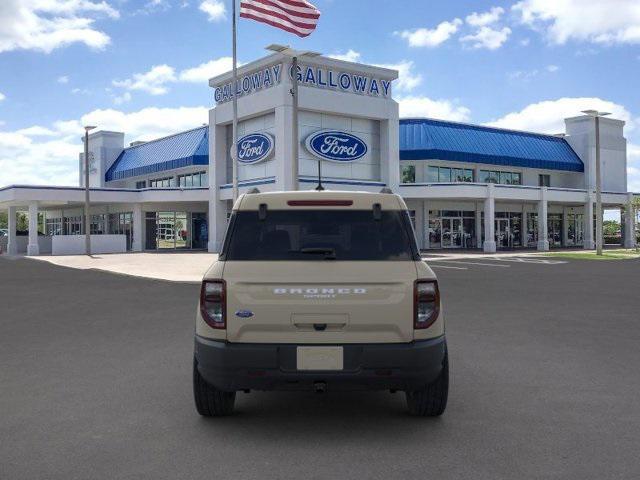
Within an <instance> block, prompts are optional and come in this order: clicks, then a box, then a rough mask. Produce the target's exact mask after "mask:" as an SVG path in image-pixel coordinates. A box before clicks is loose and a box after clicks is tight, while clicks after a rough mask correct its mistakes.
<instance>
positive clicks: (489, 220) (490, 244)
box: [483, 184, 496, 253]
mask: <svg viewBox="0 0 640 480" xmlns="http://www.w3.org/2000/svg"><path fill="white" fill-rule="evenodd" d="M495 213H496V202H495V199H494V198H493V185H492V184H489V185H487V198H485V200H484V243H483V250H484V252H485V253H495V251H496V234H495Z"/></svg>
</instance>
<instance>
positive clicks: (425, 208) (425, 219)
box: [422, 200, 429, 250]
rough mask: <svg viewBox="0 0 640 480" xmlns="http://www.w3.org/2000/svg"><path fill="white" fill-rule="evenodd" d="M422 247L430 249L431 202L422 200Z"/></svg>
mask: <svg viewBox="0 0 640 480" xmlns="http://www.w3.org/2000/svg"><path fill="white" fill-rule="evenodd" d="M422 245H423V246H422V248H424V249H425V250H428V249H429V203H428V202H427V201H426V200H423V201H422Z"/></svg>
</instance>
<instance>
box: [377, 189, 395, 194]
mask: <svg viewBox="0 0 640 480" xmlns="http://www.w3.org/2000/svg"><path fill="white" fill-rule="evenodd" d="M380 193H388V194H393V190H391V189H390V188H389V187H382V189H381V190H380Z"/></svg>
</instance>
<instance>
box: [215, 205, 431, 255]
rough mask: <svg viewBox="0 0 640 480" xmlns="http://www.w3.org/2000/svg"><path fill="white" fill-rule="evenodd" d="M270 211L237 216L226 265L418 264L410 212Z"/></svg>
mask: <svg viewBox="0 0 640 480" xmlns="http://www.w3.org/2000/svg"><path fill="white" fill-rule="evenodd" d="M380 213H381V215H380V217H379V219H375V218H374V214H373V211H372V210H333V211H323V210H268V211H267V213H266V216H265V218H264V219H263V220H260V219H259V216H258V212H256V211H240V212H236V213H234V214H233V215H232V217H231V220H230V224H229V229H228V232H227V237H226V239H225V244H224V247H223V251H222V253H221V254H220V259H221V260H415V259H418V258H419V254H418V250H417V247H416V243H415V236H414V234H413V230H412V227H411V221H410V219H409V215H408V213H407V212H406V211H400V210H391V211H382V212H380Z"/></svg>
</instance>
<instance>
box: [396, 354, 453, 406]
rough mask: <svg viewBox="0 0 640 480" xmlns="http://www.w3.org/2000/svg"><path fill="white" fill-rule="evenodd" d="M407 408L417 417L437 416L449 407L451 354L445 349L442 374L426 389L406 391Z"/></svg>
mask: <svg viewBox="0 0 640 480" xmlns="http://www.w3.org/2000/svg"><path fill="white" fill-rule="evenodd" d="M405 393H406V396H407V409H408V410H409V413H410V414H411V415H414V416H416V417H437V416H440V415H442V414H443V413H444V410H445V409H446V408H447V398H448V396H449V354H448V353H447V350H445V351H444V361H443V362H442V370H441V371H440V375H438V378H436V379H435V380H434V381H433V382H431V383H430V384H429V385H427V387H426V388H425V389H424V390H418V391H415V392H405Z"/></svg>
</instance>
